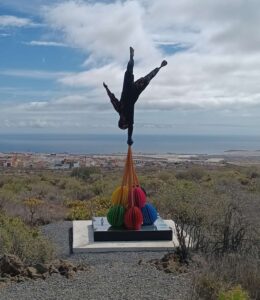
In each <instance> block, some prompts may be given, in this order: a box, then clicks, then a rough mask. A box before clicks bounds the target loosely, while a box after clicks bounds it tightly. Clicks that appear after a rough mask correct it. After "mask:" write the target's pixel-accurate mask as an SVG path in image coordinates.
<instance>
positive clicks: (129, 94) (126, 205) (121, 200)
mask: <svg viewBox="0 0 260 300" xmlns="http://www.w3.org/2000/svg"><path fill="white" fill-rule="evenodd" d="M166 65H167V62H166V61H165V60H164V61H162V63H161V66H160V67H159V68H155V69H154V70H152V71H151V72H150V73H149V74H147V75H146V76H145V77H141V78H139V79H138V80H136V81H134V74H133V68H134V49H133V48H132V47H130V60H129V62H128V64H127V69H126V72H125V76H124V85H123V90H122V94H121V98H120V101H119V100H118V99H117V98H116V97H115V95H114V94H113V93H111V91H110V90H109V88H108V87H107V85H106V84H105V83H103V85H104V87H105V89H106V91H107V94H108V96H109V98H110V100H111V103H112V105H113V106H114V108H115V110H116V111H117V112H118V113H119V115H120V119H119V122H118V126H119V128H120V129H128V140H127V144H128V153H127V158H126V163H125V170H124V175H123V179H122V183H121V186H119V187H118V188H117V189H116V190H115V191H114V193H113V195H112V206H111V208H110V209H109V211H108V213H107V221H108V223H109V224H110V225H111V226H112V228H113V227H117V228H120V227H121V228H126V229H127V230H134V231H139V230H141V228H142V227H145V226H150V225H153V224H154V223H155V221H156V220H157V217H158V214H157V211H156V209H155V208H154V207H153V206H152V205H151V204H149V203H147V201H146V200H147V199H146V193H145V191H144V189H143V188H142V187H141V186H140V184H139V181H138V178H137V174H136V171H135V167H134V161H133V157H132V150H131V145H132V144H133V140H132V134H133V124H134V105H135V103H136V101H137V99H138V97H139V96H140V94H141V93H142V91H143V90H144V89H145V88H146V87H147V86H148V84H149V82H150V81H151V79H152V78H153V77H154V76H155V75H156V74H157V73H158V72H159V70H160V69H161V68H162V67H164V66H166ZM152 231H153V229H152ZM157 231H158V230H157ZM116 232H117V233H118V231H116ZM148 232H149V230H148ZM150 232H151V230H150ZM112 233H113V234H115V233H114V232H113V230H112ZM171 234H172V232H171V230H168V231H167V232H166V238H167V239H171ZM146 235H147V238H152V237H151V235H150V233H147V234H146ZM124 238H126V235H125V234H123V239H124ZM129 238H130V237H129ZM134 238H137V239H138V238H141V236H140V235H139V236H136V237H134ZM142 238H143V236H142ZM153 238H157V237H153ZM160 238H161V239H162V238H163V237H162V234H161V233H160Z"/></svg>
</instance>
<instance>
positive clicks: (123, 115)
mask: <svg viewBox="0 0 260 300" xmlns="http://www.w3.org/2000/svg"><path fill="white" fill-rule="evenodd" d="M166 65H167V61H166V60H164V61H162V63H161V66H160V67H158V68H155V69H154V70H152V71H151V72H150V73H149V74H147V75H146V76H144V77H141V78H139V79H138V80H136V81H134V74H133V69H134V49H133V48H132V47H130V59H129V62H128V64H127V69H126V71H125V76H124V83H123V90H122V94H121V98H120V101H119V100H118V99H117V98H116V97H115V95H114V94H113V93H112V92H111V91H110V90H109V88H108V86H107V85H106V84H105V82H103V86H104V88H105V89H106V91H107V94H108V96H109V98H110V101H111V103H112V105H113V106H114V108H115V110H116V111H117V112H118V113H119V116H120V119H119V122H118V127H119V128H120V129H123V130H124V129H128V139H127V144H128V145H129V146H131V145H132V144H133V140H132V134H133V124H134V105H135V103H136V101H137V99H138V98H139V96H140V94H141V93H142V92H143V90H144V89H145V88H146V87H147V86H148V84H149V82H150V81H151V79H153V78H154V76H155V75H156V74H157V73H158V72H159V70H160V69H161V68H162V67H164V66H166Z"/></svg>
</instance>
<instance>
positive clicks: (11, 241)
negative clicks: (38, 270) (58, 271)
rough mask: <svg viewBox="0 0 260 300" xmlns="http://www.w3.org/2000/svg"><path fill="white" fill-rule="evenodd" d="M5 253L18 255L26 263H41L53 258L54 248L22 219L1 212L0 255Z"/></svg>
mask: <svg viewBox="0 0 260 300" xmlns="http://www.w3.org/2000/svg"><path fill="white" fill-rule="evenodd" d="M5 253H9V254H14V255H17V256H19V257H20V259H21V260H23V261H24V262H26V263H38V262H39V263H40V262H46V261H48V260H50V259H51V258H53V254H54V248H53V246H52V245H51V243H50V242H49V241H47V240H46V239H45V238H44V237H42V235H41V234H40V233H39V231H38V230H36V229H32V228H30V227H28V226H27V225H25V224H24V223H23V222H22V221H21V219H19V218H11V217H7V216H5V215H3V214H0V256H1V255H3V254H5Z"/></svg>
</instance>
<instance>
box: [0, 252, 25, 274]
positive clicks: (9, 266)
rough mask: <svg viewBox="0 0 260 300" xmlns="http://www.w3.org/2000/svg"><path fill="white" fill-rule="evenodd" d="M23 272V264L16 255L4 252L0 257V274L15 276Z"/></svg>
mask: <svg viewBox="0 0 260 300" xmlns="http://www.w3.org/2000/svg"><path fill="white" fill-rule="evenodd" d="M23 272H24V264H23V262H22V261H21V260H20V258H19V257H17V256H16V255H11V254H5V255H4V256H2V257H1V259H0V274H8V275H10V276H17V275H20V274H22V273H23Z"/></svg>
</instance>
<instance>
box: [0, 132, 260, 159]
mask: <svg viewBox="0 0 260 300" xmlns="http://www.w3.org/2000/svg"><path fill="white" fill-rule="evenodd" d="M132 147H133V149H134V151H135V152H136V153H137V152H141V153H147V154H168V153H171V154H224V153H225V152H227V151H231V150H233V151H238V150H240V151H260V136H253V135H252V136H243V135H202V134H200V135H199V134H198V135H194V134H193V135H176V134H161V135H159V134H154V135H152V134H136V135H135V136H134V144H133V146H132ZM126 150H127V144H126V135H119V134H81V133H80V134H58V133H41V134H36V133H30V134H29V133H26V134H25V133H23V134H14V133H11V134H7V133H4V134H2V133H1V134H0V152H2V153H11V152H31V153H70V154H116V153H125V152H126Z"/></svg>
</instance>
